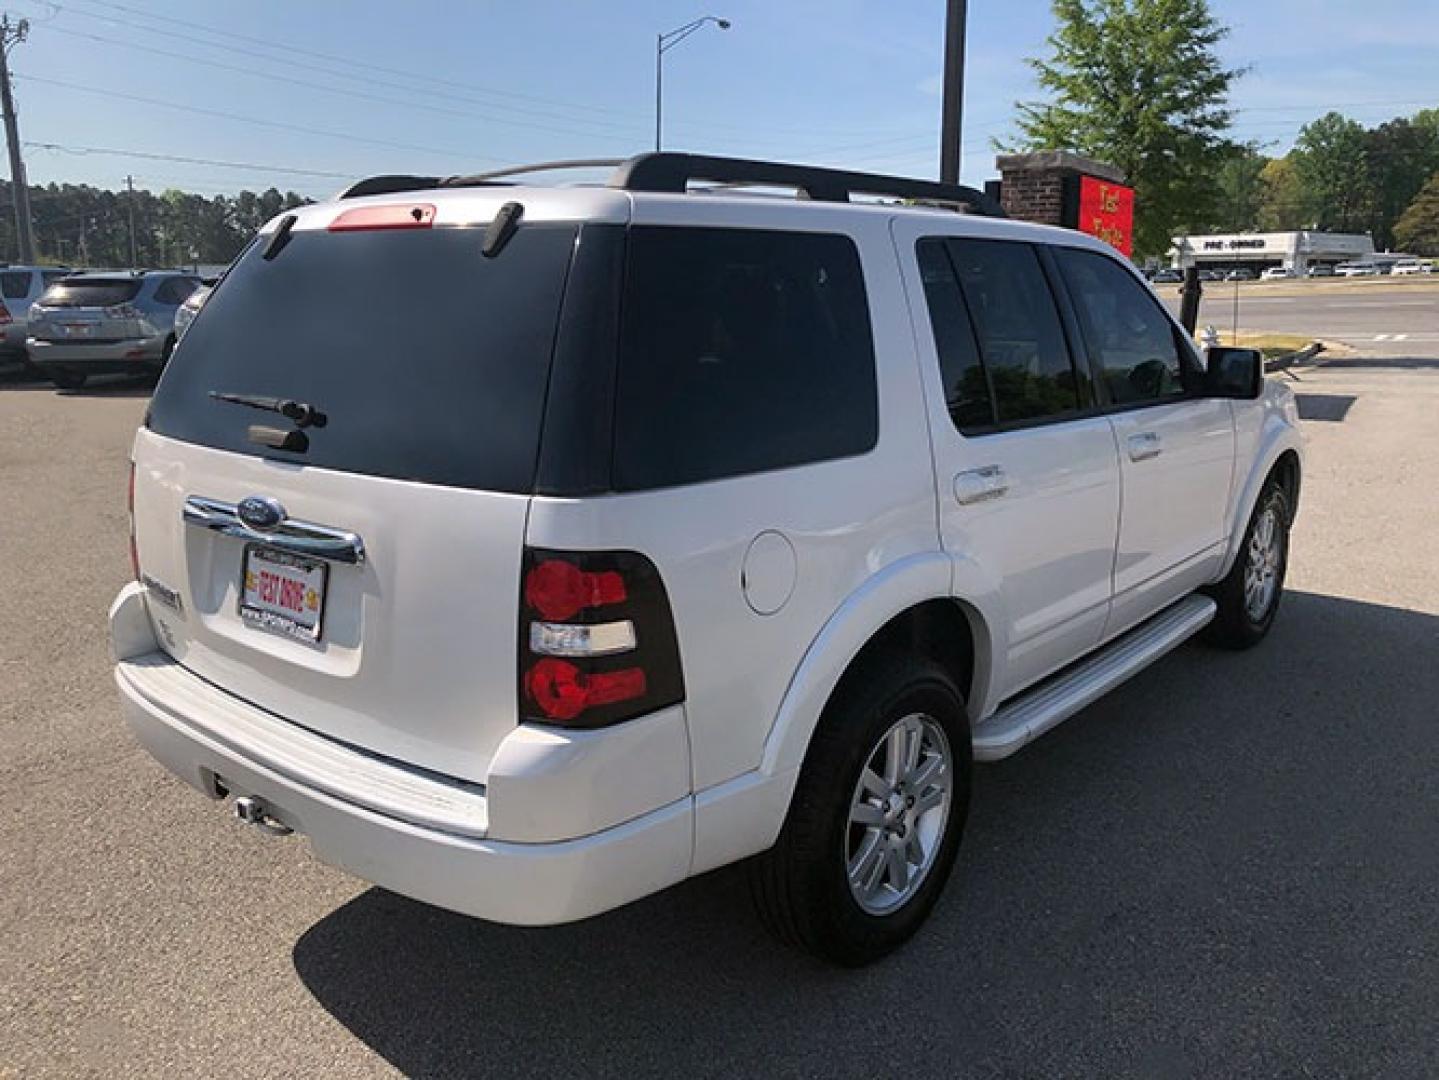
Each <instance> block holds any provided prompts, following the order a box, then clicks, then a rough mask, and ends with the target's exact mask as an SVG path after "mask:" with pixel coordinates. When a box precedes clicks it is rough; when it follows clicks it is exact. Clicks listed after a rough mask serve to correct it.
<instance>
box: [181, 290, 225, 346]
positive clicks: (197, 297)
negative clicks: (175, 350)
mask: <svg viewBox="0 0 1439 1080" xmlns="http://www.w3.org/2000/svg"><path fill="white" fill-rule="evenodd" d="M214 288H215V283H214V282H213V281H207V282H203V283H202V284H201V285H200V286H199V288H197V289H196V290H195V291H194V292H192V293H191V294H190V295H189V296H188V297H186V298H185V302H184V303H183V304H181V305H180V306H179V307H177V308H176V309H175V343H176V344H179V342H180V340H181V339H182V338H183V337H184V336H185V331H186V330H188V329H190V324H191V323H192V322H194V321H195V316H196V315H198V314H200V308H201V307H203V306H204V303H205V301H206V300H208V299H209V297H210V293H211V291H212V290H213V289H214Z"/></svg>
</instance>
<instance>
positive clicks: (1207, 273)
mask: <svg viewBox="0 0 1439 1080" xmlns="http://www.w3.org/2000/svg"><path fill="white" fill-rule="evenodd" d="M1199 280H1200V281H1223V280H1224V275H1223V274H1221V273H1220V272H1219V271H1218V270H1201V271H1199Z"/></svg>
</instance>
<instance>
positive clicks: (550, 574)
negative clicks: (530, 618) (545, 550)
mask: <svg viewBox="0 0 1439 1080" xmlns="http://www.w3.org/2000/svg"><path fill="white" fill-rule="evenodd" d="M627 595H628V594H627V593H626V592H625V579H624V578H622V577H621V576H620V575H619V574H618V573H616V572H615V571H613V570H601V571H599V572H592V571H586V570H581V569H580V568H579V567H578V566H576V565H575V564H574V563H572V562H566V561H564V560H563V559H546V560H545V561H544V562H542V563H539V564H538V565H536V566H534V567H532V568H531V569H530V571H529V573H527V574H526V575H525V603H527V604H529V605H530V607H532V608H534V609H535V610H536V611H538V612H539V613H540V614H541V615H543V616H544V617H545V618H546V619H548V620H550V621H551V622H553V621H555V620H557V619H569V618H572V617H574V616H575V615H578V614H579V613H580V612H581V611H583V610H584V609H585V608H592V607H603V606H604V605H606V604H620V603H623V602H624V601H625V599H626V597H627Z"/></svg>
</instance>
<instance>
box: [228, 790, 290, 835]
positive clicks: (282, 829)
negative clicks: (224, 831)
mask: <svg viewBox="0 0 1439 1080" xmlns="http://www.w3.org/2000/svg"><path fill="white" fill-rule="evenodd" d="M235 816H236V817H237V818H239V819H240V820H241V821H243V822H244V823H245V824H246V825H253V826H255V828H257V829H259V830H260V831H261V832H263V833H268V834H269V835H270V836H289V835H290V834H291V833H292V832H294V831H295V830H294V829H292V828H290V826H288V825H286V824H285V823H284V822H283V821H281V820H280V819H279V818H277V817H275V816H274V815H273V814H271V813H270V811H269V810H267V809H266V808H265V804H264V803H262V802H261V801H260V800H259V799H256V798H252V797H251V796H249V795H241V796H239V797H238V798H237V799H236V800H235Z"/></svg>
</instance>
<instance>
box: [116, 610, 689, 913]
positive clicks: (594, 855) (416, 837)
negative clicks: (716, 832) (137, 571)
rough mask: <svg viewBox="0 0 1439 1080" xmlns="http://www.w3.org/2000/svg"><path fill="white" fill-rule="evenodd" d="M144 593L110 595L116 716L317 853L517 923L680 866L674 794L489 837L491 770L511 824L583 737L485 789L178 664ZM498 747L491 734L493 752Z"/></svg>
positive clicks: (642, 885) (634, 886)
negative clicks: (573, 827) (625, 812)
mask: <svg viewBox="0 0 1439 1080" xmlns="http://www.w3.org/2000/svg"><path fill="white" fill-rule="evenodd" d="M144 603H145V601H144V593H143V590H142V589H141V587H140V586H138V585H131V586H127V588H126V589H125V590H124V591H123V592H122V593H121V595H120V597H119V599H117V601H116V603H115V605H114V607H113V608H112V609H111V637H112V644H113V647H114V649H115V654H116V657H117V660H118V663H117V665H116V668H115V681H116V683H117V685H118V687H119V690H120V700H121V707H122V711H123V713H124V716H125V719H126V722H127V723H128V724H129V726H130V728H131V729H132V730H133V731H134V733H135V735H136V736H137V737H138V738H139V740H140V742H141V743H142V744H143V745H144V746H145V748H146V749H147V750H148V751H149V752H150V753H151V754H152V755H153V756H154V757H155V758H156V759H157V760H158V761H159V762H160V763H161V764H162V765H164V766H165V767H166V768H167V769H169V770H170V771H171V772H173V773H174V774H175V775H176V776H178V777H180V778H181V779H183V780H185V781H186V782H187V783H188V784H190V785H191V786H192V787H194V788H196V789H197V790H199V791H201V792H203V793H204V794H206V795H208V796H209V797H210V798H212V799H220V798H223V797H225V796H226V795H237V796H238V795H245V796H249V797H251V798H253V799H257V800H259V802H260V803H261V804H262V805H263V807H264V809H265V810H266V811H267V812H268V813H269V815H270V816H272V817H273V818H275V819H276V820H278V821H280V822H281V823H283V824H284V825H287V826H289V827H290V828H292V829H294V830H295V831H296V832H299V833H303V834H304V835H306V836H307V837H309V840H310V843H311V846H312V847H313V849H314V851H315V853H316V854H317V855H318V856H319V857H320V858H322V859H324V860H325V861H326V862H329V863H331V864H333V865H335V866H338V867H340V868H342V869H344V870H347V871H349V872H350V873H353V874H355V875H357V876H358V877H361V878H364V879H365V880H367V881H371V882H374V883H375V884H378V885H383V886H384V887H385V888H388V889H391V890H393V891H395V892H398V893H402V894H404V895H406V896H412V897H414V898H416V899H418V900H424V901H426V902H428V903H432V904H437V905H439V906H440V907H444V908H448V909H450V910H453V911H458V912H461V913H464V914H467V915H474V916H478V917H480V918H484V919H490V920H493V921H496V922H504V923H513V924H518V925H547V924H553V923H561V922H569V921H573V920H575V919H582V918H586V917H588V916H590V915H595V914H598V913H600V912H602V911H606V910H609V909H611V908H615V907H618V906H620V905H622V904H626V903H629V902H630V901H632V900H636V899H639V898H640V897H642V896H645V895H648V894H650V893H653V892H656V891H658V890H660V889H663V888H666V887H667V886H669V885H672V884H675V883H676V882H678V881H681V880H683V879H684V878H685V877H686V876H688V874H689V872H690V864H691V854H692V847H693V836H692V829H693V824H692V817H693V805H692V803H693V800H692V799H691V798H690V797H689V795H688V793H685V794H683V795H681V796H680V797H679V798H676V799H673V800H672V801H669V802H667V803H665V804H664V805H660V806H658V808H656V809H652V810H649V811H647V812H645V813H642V814H640V815H638V816H635V817H631V818H629V819H628V820H625V821H624V822H623V823H622V824H617V825H613V826H611V827H608V828H602V829H599V830H597V831H595V832H592V833H589V834H587V835H582V836H577V837H575V838H573V839H566V840H559V841H555V842H549V843H526V842H515V841H513V840H499V839H495V838H494V836H493V832H494V829H493V825H494V822H493V821H492V816H493V815H492V811H493V810H494V809H495V807H494V806H493V805H492V803H493V801H494V796H495V795H496V794H497V791H496V782H498V783H499V785H500V790H499V793H501V794H503V797H504V799H505V801H506V803H507V806H506V811H505V814H504V815H502V816H503V817H507V818H508V820H510V821H512V822H515V823H516V827H517V828H520V829H521V831H523V825H524V823H525V822H530V821H535V820H543V819H544V817H545V815H546V813H547V812H548V811H547V806H548V804H550V803H552V802H553V801H554V794H555V791H556V788H557V787H558V786H562V785H563V786H570V787H572V786H574V784H573V783H567V782H566V773H567V772H570V773H576V774H577V778H578V780H579V781H580V783H581V784H583V783H584V782H585V780H586V776H585V771H586V770H587V769H588V768H589V767H590V764H589V763H591V762H593V761H594V760H598V758H597V756H596V752H594V751H589V752H584V753H577V752H576V751H575V750H574V749H573V747H570V746H568V745H567V746H565V747H562V748H561V749H560V750H557V751H555V750H550V749H548V748H547V744H545V743H544V742H543V741H542V742H541V743H539V744H537V743H536V742H535V741H534V740H533V739H530V740H528V741H525V742H522V746H523V753H522V754H520V755H519V756H522V757H525V758H526V766H527V767H528V768H530V769H531V770H532V775H530V777H529V782H522V781H521V780H520V779H519V778H518V774H517V773H516V774H512V775H510V776H508V777H505V776H500V777H496V778H494V779H492V783H491V785H490V787H489V788H484V787H481V786H479V785H473V784H461V783H458V782H454V781H450V780H447V779H444V778H439V777H436V776H434V775H433V774H430V773H424V772H419V771H416V770H412V769H409V768H406V767H405V766H403V765H401V764H399V763H396V762H393V761H390V760H388V759H383V758H378V757H375V756H374V755H370V754H366V753H362V752H360V751H358V750H355V749H353V748H350V747H348V746H345V745H344V744H342V743H338V742H335V741H333V740H331V739H327V738H324V737H322V736H319V735H316V734H314V733H312V732H309V731H307V730H305V729H304V728H301V727H298V726H297V725H295V724H292V723H290V722H288V721H286V720H283V719H280V718H279V717H276V716H274V715H273V714H270V713H267V712H265V711H264V710H261V709H258V708H256V707H254V706H252V705H249V704H247V703H245V702H243V701H241V700H240V699H238V698H235V697H234V696H233V695H230V694H228V693H226V692H225V691H223V690H220V689H218V688H216V687H214V686H212V685H211V684H209V683H207V682H205V681H204V680H202V679H200V678H199V677H197V676H195V675H193V674H191V673H189V672H188V671H186V670H185V669H184V668H182V667H181V666H180V665H179V664H177V663H176V662H175V661H173V660H171V659H170V658H169V657H168V656H167V655H166V654H164V653H162V652H159V651H157V650H155V648H154V645H153V636H152V632H151V631H150V630H149V619H148V615H147V614H146V612H145V608H144ZM147 637H148V638H149V640H148V641H147ZM147 645H148V646H149V648H148V649H147ZM657 718H658V719H661V720H662V719H663V714H659V716H658V717H657ZM524 730H525V729H517V731H520V732H523V731H524ZM661 738H663V736H661ZM503 754H504V749H503V748H502V750H501V754H499V755H497V757H496V760H497V762H499V761H500V760H501V758H502V756H503ZM546 762H548V765H546ZM556 762H558V763H559V767H558V768H557V767H555V763H556ZM573 779H574V778H573V777H572V780H573ZM505 785H508V787H507V788H506V786H505ZM590 794H591V795H592V796H593V789H591V792H590ZM648 797H649V798H650V799H651V800H652V799H653V797H654V791H651V792H650V794H649V796H648ZM526 802H531V803H532V805H530V806H525V805H524V804H525V803H526ZM600 802H603V799H601V800H600Z"/></svg>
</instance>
